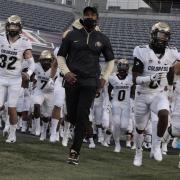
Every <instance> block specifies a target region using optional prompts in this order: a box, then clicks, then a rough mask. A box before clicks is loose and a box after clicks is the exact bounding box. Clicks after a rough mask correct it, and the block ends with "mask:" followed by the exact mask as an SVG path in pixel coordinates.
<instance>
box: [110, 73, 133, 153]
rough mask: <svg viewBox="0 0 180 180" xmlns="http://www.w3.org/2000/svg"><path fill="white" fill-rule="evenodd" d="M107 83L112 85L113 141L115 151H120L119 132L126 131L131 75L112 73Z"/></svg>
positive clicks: (128, 115)
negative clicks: (121, 76)
mask: <svg viewBox="0 0 180 180" xmlns="http://www.w3.org/2000/svg"><path fill="white" fill-rule="evenodd" d="M109 83H110V84H111V86H112V87H113V99H112V101H111V103H112V126H113V136H114V141H115V150H114V151H115V152H120V142H119V140H120V134H122V133H125V132H126V131H127V128H128V125H129V119H130V90H131V86H132V84H133V83H132V76H131V75H127V76H126V77H125V79H119V78H118V75H116V74H113V75H112V76H110V77H109Z"/></svg>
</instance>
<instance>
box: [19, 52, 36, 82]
mask: <svg viewBox="0 0 180 180" xmlns="http://www.w3.org/2000/svg"><path fill="white" fill-rule="evenodd" d="M24 59H25V60H26V61H27V62H28V71H27V72H26V73H23V74H22V77H23V78H25V79H30V77H31V75H32V74H33V72H34V70H35V63H34V58H33V55H32V50H31V49H27V50H26V51H25V52H24Z"/></svg>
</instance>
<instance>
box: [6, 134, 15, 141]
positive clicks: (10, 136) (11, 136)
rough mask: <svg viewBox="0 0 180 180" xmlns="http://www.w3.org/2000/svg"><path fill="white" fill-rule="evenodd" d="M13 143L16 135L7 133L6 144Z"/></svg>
mask: <svg viewBox="0 0 180 180" xmlns="http://www.w3.org/2000/svg"><path fill="white" fill-rule="evenodd" d="M15 142H16V134H14V133H9V136H8V138H7V139H6V143H15Z"/></svg>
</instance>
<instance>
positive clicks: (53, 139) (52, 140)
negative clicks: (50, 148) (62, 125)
mask: <svg viewBox="0 0 180 180" xmlns="http://www.w3.org/2000/svg"><path fill="white" fill-rule="evenodd" d="M49 141H50V142H51V143H55V142H56V134H51V136H50V139H49Z"/></svg>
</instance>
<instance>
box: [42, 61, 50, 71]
mask: <svg viewBox="0 0 180 180" xmlns="http://www.w3.org/2000/svg"><path fill="white" fill-rule="evenodd" d="M41 66H42V68H43V69H44V71H47V70H48V69H49V68H50V67H51V62H49V61H42V62H41Z"/></svg>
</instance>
